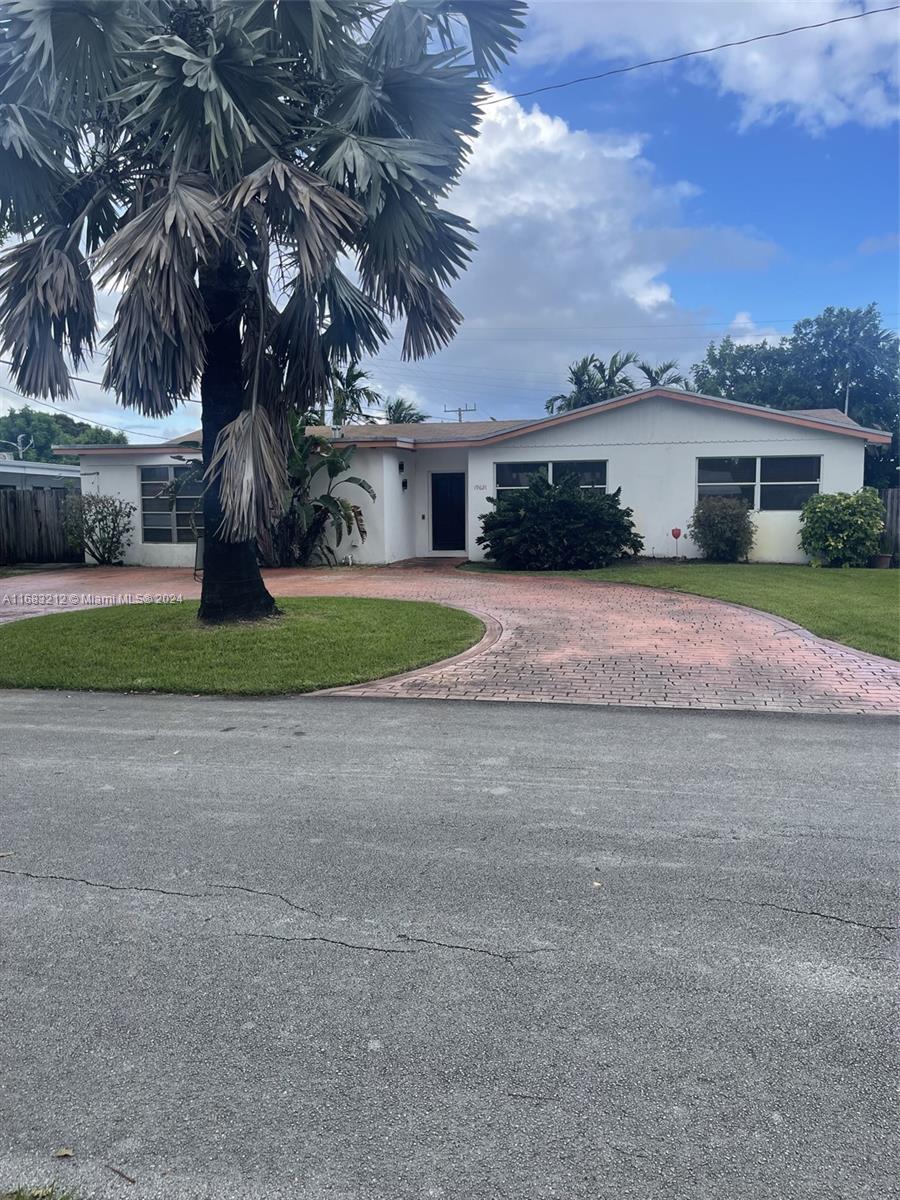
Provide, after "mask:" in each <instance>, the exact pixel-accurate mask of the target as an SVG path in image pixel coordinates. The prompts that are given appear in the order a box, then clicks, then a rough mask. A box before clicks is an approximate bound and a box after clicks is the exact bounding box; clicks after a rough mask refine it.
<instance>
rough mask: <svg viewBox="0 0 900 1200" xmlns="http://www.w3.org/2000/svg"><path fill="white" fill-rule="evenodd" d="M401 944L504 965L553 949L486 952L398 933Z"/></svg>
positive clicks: (475, 948)
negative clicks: (499, 960) (463, 953)
mask: <svg viewBox="0 0 900 1200" xmlns="http://www.w3.org/2000/svg"><path fill="white" fill-rule="evenodd" d="M397 938H398V940H399V941H401V942H421V943H422V944H423V945H425V946H440V948H441V949H442V950H465V951H467V952H468V953H469V954H486V955H487V956H488V958H502V959H503V961H504V962H506V963H512V962H515V960H516V959H517V958H521V957H522V956H523V955H525V954H552V953H553V949H554V947H552V946H551V947H547V948H542V949H538V950H486V949H485V948H484V947H483V946H464V945H461V944H460V943H459V942H437V941H435V940H434V939H433V938H423V937H413V935H412V934H409V933H398V934H397Z"/></svg>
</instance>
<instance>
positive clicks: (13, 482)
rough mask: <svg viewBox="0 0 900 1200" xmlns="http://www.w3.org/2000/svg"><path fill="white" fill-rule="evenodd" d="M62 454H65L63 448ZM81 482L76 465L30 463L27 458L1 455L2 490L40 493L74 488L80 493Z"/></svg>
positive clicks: (0, 477)
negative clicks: (26, 489) (47, 489)
mask: <svg viewBox="0 0 900 1200" xmlns="http://www.w3.org/2000/svg"><path fill="white" fill-rule="evenodd" d="M60 452H61V453H65V451H64V450H63V448H62V447H60ZM80 480H81V468H80V467H77V466H76V465H75V464H74V463H44V462H29V461H28V459H27V458H13V456H12V455H11V454H10V455H6V454H0V488H16V489H17V490H18V491H21V490H23V489H24V488H29V489H30V490H31V491H40V490H41V489H42V488H66V487H73V488H74V489H75V490H76V491H78V489H79V487H80V486H81V484H80Z"/></svg>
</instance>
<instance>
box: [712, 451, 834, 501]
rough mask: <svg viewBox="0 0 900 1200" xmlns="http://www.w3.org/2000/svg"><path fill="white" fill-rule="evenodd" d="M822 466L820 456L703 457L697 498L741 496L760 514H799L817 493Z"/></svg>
mask: <svg viewBox="0 0 900 1200" xmlns="http://www.w3.org/2000/svg"><path fill="white" fill-rule="evenodd" d="M821 465H822V460H821V458H819V456H818V455H809V456H806V455H804V456H802V457H801V456H792V455H783V456H782V455H778V456H772V457H770V458H700V459H698V460H697V496H698V498H702V497H703V496H738V497H740V498H742V499H743V500H744V501H746V503H747V506H748V508H755V509H758V510H759V511H761V512H777V511H782V512H796V511H798V510H799V509H801V508H802V507H803V505H804V503H805V501H807V500H808V499H809V498H810V496H814V495H815V494H816V493H817V492H818V490H819V478H820V474H821ZM757 489H758V494H757Z"/></svg>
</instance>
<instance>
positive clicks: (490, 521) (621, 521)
mask: <svg viewBox="0 0 900 1200" xmlns="http://www.w3.org/2000/svg"><path fill="white" fill-rule="evenodd" d="M620 491H621V489H617V490H616V491H615V492H611V493H610V494H608V495H606V494H603V493H600V492H596V491H594V490H593V489H591V488H582V487H579V486H578V483H577V482H576V481H575V480H573V479H564V480H563V481H562V482H560V483H557V484H552V483H548V481H547V480H546V479H544V478H543V477H539V478H537V479H535V480H534V481H533V482H532V484H531V486H530V487H528V488H523V489H521V490H516V491H510V492H504V493H502V494H501V495H500V496H498V497H497V498H496V499H494V498H493V497H489V498H488V504H490V505H491V506H492V511H491V512H487V513H485V514H484V516H483V517H482V518H481V526H482V534H481V536H480V537H479V538H478V539H477V541H478V545H479V546H483V547H484V548H485V551H486V552H487V555H488V557H489V558H492V559H493V560H494V561H495V562H496V563H498V565H499V566H501V567H506V568H508V569H511V570H529V571H579V570H589V569H590V568H593V567H605V566H607V565H608V564H609V563H611V562H613V560H614V559H617V558H622V557H623V556H624V555H626V554H638V553H640V551H641V550H642V549H643V547H644V543H643V540H642V539H641V537H640V536H639V535H638V534H637V533H636V532H635V529H634V523H633V521H632V519H631V517H632V512H631V509H630V508H622V506H621V504H620V502H619V492H620Z"/></svg>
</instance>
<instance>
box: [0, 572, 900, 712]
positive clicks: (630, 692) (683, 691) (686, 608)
mask: <svg viewBox="0 0 900 1200" xmlns="http://www.w3.org/2000/svg"><path fill="white" fill-rule="evenodd" d="M267 579H268V582H269V587H270V590H271V591H272V592H273V593H274V594H275V595H277V596H314V595H343V596H346V595H352V596H376V597H388V598H391V597H393V598H397V599H407V600H436V601H439V602H441V603H445V604H454V605H458V606H460V607H462V608H467V609H469V610H470V611H472V612H475V613H477V614H479V615H480V616H482V617H483V618H484V619H485V622H486V624H487V626H488V633H487V636H486V637H485V639H484V641H483V642H482V643H481V644H480V645H479V646H478V647H475V648H473V649H472V650H470V651H468V652H467V653H466V654H463V655H460V656H459V657H458V658H456V659H453V660H450V661H449V662H445V663H443V664H436V665H434V666H432V667H425V668H423V669H422V670H419V671H413V672H410V673H409V674H407V675H402V676H396V677H394V678H392V679H386V680H382V681H380V682H375V683H370V684H365V685H361V686H357V687H351V688H344V689H341V690H342V693H343V694H345V695H348V694H349V695H358V696H363V695H364V696H405V697H412V696H425V697H430V698H445V699H472V700H531V701H552V702H556V703H572V704H607V705H608V704H617V705H619V704H621V705H633V706H652V707H668V708H711V709H744V710H756V711H759V710H768V711H775V712H795V711H802V712H807V711H808V712H838V713H871V714H876V713H880V714H886V713H898V712H900V664H898V663H893V662H890V661H889V660H887V659H882V658H878V657H876V656H875V655H870V654H864V653H863V652H862V651H858V650H851V649H849V648H848V647H845V646H838V645H836V644H835V643H833V642H827V641H824V640H822V639H821V638H817V637H814V636H813V635H812V634H810V633H808V632H807V631H805V630H803V629H800V628H799V627H798V626H796V625H793V624H791V623H790V622H788V621H784V620H782V619H781V618H778V617H770V616H767V615H766V614H764V613H760V612H756V611H755V610H751V609H746V608H741V607H739V606H736V605H732V604H724V603H722V602H720V601H717V600H707V599H705V598H703V597H701V596H689V595H684V594H678V593H674V592H666V591H660V590H657V589H654V588H645V587H635V586H631V585H626V584H606V583H593V582H590V581H587V580H581V579H567V578H556V577H554V578H549V577H543V576H539V575H500V574H498V575H491V574H480V573H477V572H465V571H458V570H456V569H454V567H453V566H452V564H448V563H447V562H446V561H444V562H441V561H439V560H438V561H437V562H435V563H433V564H427V563H418V564H411V565H408V566H395V567H382V568H355V569H352V570H350V569H338V570H327V569H322V570H315V571H271V572H268V573H267ZM173 592H174V593H183V594H184V595H185V596H196V595H198V594H199V587H198V585H197V584H196V583H194V581H193V578H192V575H191V572H190V571H178V570H147V569H143V568H119V569H113V570H99V569H94V570H90V569H85V570H80V569H79V570H65V571H46V572H40V573H31V574H27V575H19V576H13V577H10V578H8V579H5V580H0V619H6V620H9V619H15V618H16V617H22V616H28V615H35V614H37V613H39V612H43V611H56V609H55V608H54V601H53V597H54V596H55V595H57V594H63V595H66V596H69V597H74V596H79V597H80V595H81V594H82V593H88V594H93V595H95V596H96V595H108V594H113V595H119V594H123V593H130V594H132V595H136V594H140V593H144V594H147V593H151V594H152V593H173ZM4 593H5V597H4ZM36 593H37V594H41V593H43V594H44V597H45V598H46V597H49V599H45V600H44V601H41V600H40V598H39V597H38V598H36V599H34V600H33V602H32V603H30V604H29V603H26V602H24V600H22V599H21V598H22V597H26V596H28V597H35V594H36ZM4 599H5V603H4ZM10 600H13V601H14V602H13V603H10ZM57 603H58V602H57ZM76 606H77V605H76Z"/></svg>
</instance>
